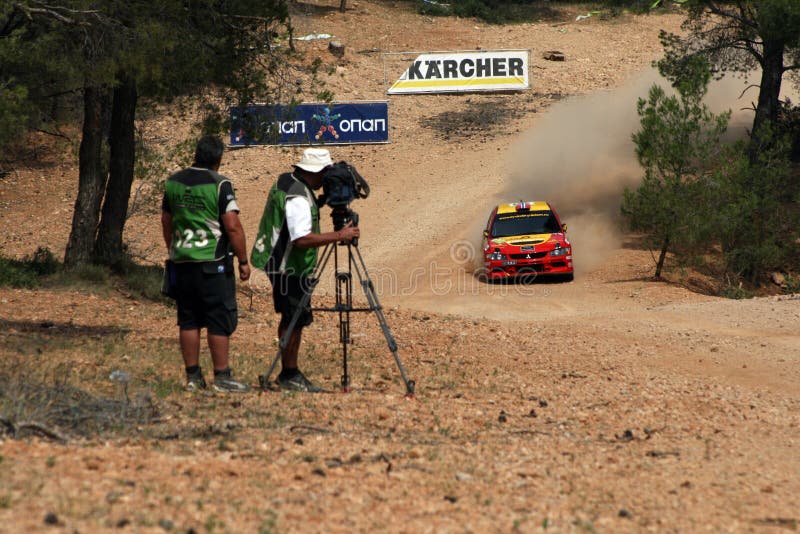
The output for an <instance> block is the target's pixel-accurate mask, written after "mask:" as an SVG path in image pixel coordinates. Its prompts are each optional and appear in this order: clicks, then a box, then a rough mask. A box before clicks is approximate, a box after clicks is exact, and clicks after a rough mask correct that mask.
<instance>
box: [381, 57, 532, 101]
mask: <svg viewBox="0 0 800 534" xmlns="http://www.w3.org/2000/svg"><path fill="white" fill-rule="evenodd" d="M529 58H530V51H529V50H496V51H492V50H487V51H478V52H431V53H424V54H419V55H418V56H417V57H416V59H414V61H413V62H412V63H411V65H410V66H409V67H408V68H407V69H406V71H405V72H404V73H403V74H402V76H400V79H399V80H397V81H396V82H394V84H393V85H392V86H391V87H390V88H389V90H388V91H387V93H389V94H408V93H447V92H459V91H461V92H467V91H520V90H524V89H528V88H529V87H530V84H529V82H528V64H529Z"/></svg>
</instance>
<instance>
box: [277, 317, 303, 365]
mask: <svg viewBox="0 0 800 534" xmlns="http://www.w3.org/2000/svg"><path fill="white" fill-rule="evenodd" d="M285 333H286V327H283V326H279V327H278V339H283V335H284V334H285ZM302 337H303V328H302V327H300V328H295V329H294V330H293V331H292V335H291V336H289V342H288V343H287V344H286V348H285V349H283V350H282V351H281V366H282V368H283V369H297V354H298V353H299V352H300V341H301V339H302Z"/></svg>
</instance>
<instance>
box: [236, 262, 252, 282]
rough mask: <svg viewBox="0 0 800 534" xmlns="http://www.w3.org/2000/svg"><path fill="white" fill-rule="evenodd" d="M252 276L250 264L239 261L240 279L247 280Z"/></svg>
mask: <svg viewBox="0 0 800 534" xmlns="http://www.w3.org/2000/svg"><path fill="white" fill-rule="evenodd" d="M249 278H250V264H249V263H245V264H242V263H241V262H239V280H241V281H242V282H246V281H247V280H248V279H249Z"/></svg>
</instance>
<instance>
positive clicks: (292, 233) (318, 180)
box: [250, 148, 360, 392]
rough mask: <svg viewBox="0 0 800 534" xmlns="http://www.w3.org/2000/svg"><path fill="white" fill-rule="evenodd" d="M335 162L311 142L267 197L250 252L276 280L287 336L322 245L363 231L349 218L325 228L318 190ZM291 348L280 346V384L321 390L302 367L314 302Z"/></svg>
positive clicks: (275, 294)
mask: <svg viewBox="0 0 800 534" xmlns="http://www.w3.org/2000/svg"><path fill="white" fill-rule="evenodd" d="M331 165H333V160H332V159H331V155H330V152H328V151H327V150H325V149H323V148H308V149H306V150H305V151H304V152H303V158H302V159H301V160H300V161H299V162H298V163H297V164H295V165H294V171H293V172H291V173H285V174H282V175H280V176H279V177H278V180H277V181H276V182H275V184H274V185H273V186H272V188H271V189H270V192H269V196H268V197H267V204H266V206H265V207H264V214H263V215H262V216H261V223H260V224H259V226H258V235H257V236H256V241H255V245H254V246H253V250H252V252H251V257H250V261H251V262H252V264H253V266H254V267H257V268H260V269H264V271H266V273H267V275H268V276H269V279H270V282H271V283H272V290H273V291H272V295H273V300H274V303H275V311H276V312H278V313H280V314H281V322H280V324H279V325H278V336H279V338H283V335H284V333H285V332H286V329H287V328H288V327H289V322H290V321H291V319H292V317H293V315H294V314H295V313H296V312H297V310H298V308H299V307H300V303H301V300H302V299H303V296H304V294H307V293H308V292H310V291H311V289H312V286H311V282H310V281H309V278H308V277H309V276H310V275H311V274H312V273H313V272H314V268H315V267H316V265H317V250H316V249H317V248H318V247H322V246H324V245H327V244H328V243H336V242H349V241H351V240H352V239H354V238H358V237H359V235H360V232H359V229H358V227H356V226H353V225H352V223H348V224H347V225H346V226H344V227H343V228H341V229H340V230H337V231H334V232H326V233H324V234H323V233H320V227H319V208H318V206H317V199H316V197H315V196H314V191H315V190H318V189H319V188H320V187H322V179H323V177H324V176H325V171H326V169H327V168H328V167H330V166H331ZM299 313H300V315H299V317H298V321H297V324H296V325H295V328H294V330H293V331H292V335H291V336H290V337H289V342H288V344H287V345H286V348H284V349H283V351H282V352H281V372H280V374H279V375H278V384H279V385H280V386H281V388H283V389H290V390H295V391H308V392H318V391H321V389H320V388H318V387H317V386H315V385H314V384H312V383H311V382H310V381H309V380H308V379H307V378H306V377H305V375H303V373H302V372H300V370H299V369H298V367H297V353H298V350H299V348H300V340H301V337H302V333H303V328H304V327H305V326H308V325H309V324H311V322H312V321H313V316H312V313H311V305H310V303H309V304H308V305H306V306H305V307H304V308H303V309H302V310H301V311H300V312H299Z"/></svg>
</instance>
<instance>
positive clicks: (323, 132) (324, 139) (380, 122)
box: [230, 101, 389, 146]
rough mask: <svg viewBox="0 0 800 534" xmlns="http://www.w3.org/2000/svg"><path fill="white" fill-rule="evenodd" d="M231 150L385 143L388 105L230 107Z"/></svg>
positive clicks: (387, 131)
mask: <svg viewBox="0 0 800 534" xmlns="http://www.w3.org/2000/svg"><path fill="white" fill-rule="evenodd" d="M230 113H231V139H230V144H231V145H232V146H246V145H314V144H318V145H321V144H326V145H334V144H339V145H345V144H362V143H388V142H389V103H388V102H386V101H380V102H334V103H331V104H327V103H319V104H313V103H306V104H297V105H295V106H286V105H272V106H265V105H262V106H258V105H253V106H247V107H232V108H230Z"/></svg>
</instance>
